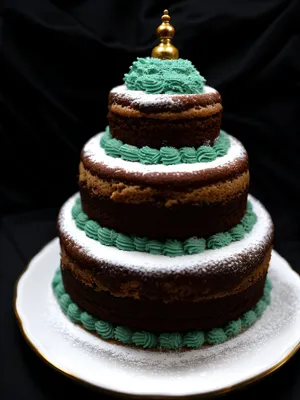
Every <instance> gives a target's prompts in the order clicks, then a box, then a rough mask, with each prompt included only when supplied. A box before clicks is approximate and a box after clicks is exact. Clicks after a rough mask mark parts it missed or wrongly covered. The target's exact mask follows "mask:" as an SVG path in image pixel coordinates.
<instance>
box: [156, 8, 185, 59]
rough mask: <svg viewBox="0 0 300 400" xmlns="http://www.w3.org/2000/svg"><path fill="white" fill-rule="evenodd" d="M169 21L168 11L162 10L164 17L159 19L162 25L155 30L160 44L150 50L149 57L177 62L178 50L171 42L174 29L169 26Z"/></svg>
mask: <svg viewBox="0 0 300 400" xmlns="http://www.w3.org/2000/svg"><path fill="white" fill-rule="evenodd" d="M170 19H171V18H170V16H169V11H168V10H164V15H163V16H162V17H161V21H162V24H161V25H159V27H158V28H157V29H156V33H157V36H158V37H159V38H160V43H159V45H158V46H156V47H154V49H153V50H152V53H151V57H154V58H161V59H162V60H177V58H179V53H178V50H177V49H176V47H175V46H174V45H173V44H172V42H171V40H172V38H173V36H174V34H175V29H174V27H173V26H172V25H171V24H170V22H169V21H170Z"/></svg>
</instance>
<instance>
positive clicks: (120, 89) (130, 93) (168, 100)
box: [111, 85, 217, 107]
mask: <svg viewBox="0 0 300 400" xmlns="http://www.w3.org/2000/svg"><path fill="white" fill-rule="evenodd" d="M216 92H217V91H216V90H215V89H214V88H212V87H210V86H204V88H203V93H197V96H201V95H203V94H208V93H216ZM111 93H114V94H117V95H118V96H120V97H126V98H127V99H129V100H130V101H131V102H132V104H133V105H134V104H138V105H139V106H142V107H151V106H153V105H156V106H157V105H158V106H166V105H170V104H171V105H174V103H179V102H178V101H177V100H176V98H180V97H186V96H188V95H187V94H163V93H160V94H147V93H146V92H143V91H142V90H129V89H127V87H126V85H120V86H116V87H114V88H113V89H112V90H111ZM192 96H195V95H192Z"/></svg>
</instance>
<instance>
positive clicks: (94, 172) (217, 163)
mask: <svg viewBox="0 0 300 400" xmlns="http://www.w3.org/2000/svg"><path fill="white" fill-rule="evenodd" d="M104 134H105V133H101V134H98V135H96V136H94V137H93V138H92V139H90V140H89V141H88V142H87V144H86V145H85V146H84V148H83V150H82V153H81V163H80V167H79V188H80V194H81V201H82V208H83V211H84V212H85V213H86V214H87V215H88V217H89V218H91V219H93V220H95V221H98V222H99V223H100V225H101V226H105V227H108V228H111V229H115V230H116V231H118V232H122V233H126V234H134V235H136V236H141V237H147V238H150V239H151V238H152V239H157V240H166V239H185V238H187V237H192V236H197V237H203V238H206V237H208V236H210V235H213V234H215V233H218V232H223V231H227V230H229V229H230V228H232V227H234V226H235V225H237V224H238V223H239V222H240V221H241V219H242V218H243V216H244V214H245V211H246V205H247V195H248V186H249V170H248V156H247V152H246V150H245V149H244V147H243V146H242V144H241V143H240V142H239V141H238V140H237V139H235V138H234V137H232V136H230V135H228V138H229V142H230V143H229V148H228V151H227V153H226V154H225V155H224V156H220V157H217V158H216V159H214V160H213V161H210V162H196V163H191V164H185V163H181V164H176V165H162V164H159V165H145V164H142V163H140V162H131V161H126V160H123V159H122V158H120V157H112V156H110V155H107V154H106V152H105V149H104V148H102V147H101V145H100V140H101V138H102V136H103V135H104Z"/></svg>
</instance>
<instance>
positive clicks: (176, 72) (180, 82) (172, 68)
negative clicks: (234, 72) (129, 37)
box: [124, 57, 206, 94]
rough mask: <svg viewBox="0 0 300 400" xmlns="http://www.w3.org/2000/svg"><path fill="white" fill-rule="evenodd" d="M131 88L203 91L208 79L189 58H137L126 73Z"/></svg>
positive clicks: (179, 91)
mask: <svg viewBox="0 0 300 400" xmlns="http://www.w3.org/2000/svg"><path fill="white" fill-rule="evenodd" d="M124 82H125V85H126V87H127V89H129V90H142V91H144V92H146V93H149V94H160V93H165V94H193V93H202V92H203V87H204V85H205V82H206V80H205V79H204V78H203V76H201V75H200V74H199V72H198V71H197V69H196V68H195V67H194V65H193V64H192V63H191V62H190V61H189V60H184V59H182V58H179V59H178V60H161V59H159V58H151V57H146V58H140V57H139V58H137V60H136V61H134V62H133V64H132V65H131V67H130V69H129V72H128V73H127V74H125V75H124Z"/></svg>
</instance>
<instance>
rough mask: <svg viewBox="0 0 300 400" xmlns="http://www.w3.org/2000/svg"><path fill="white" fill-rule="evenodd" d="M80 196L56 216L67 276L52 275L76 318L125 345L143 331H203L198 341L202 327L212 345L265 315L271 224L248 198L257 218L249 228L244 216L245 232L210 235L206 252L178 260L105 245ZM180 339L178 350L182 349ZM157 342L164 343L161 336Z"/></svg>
mask: <svg viewBox="0 0 300 400" xmlns="http://www.w3.org/2000/svg"><path fill="white" fill-rule="evenodd" d="M76 197H77V195H75V196H73V197H72V198H71V199H69V200H68V201H67V202H66V203H65V205H64V206H63V207H62V209H61V211H60V215H59V218H58V232H59V237H60V244H61V273H62V275H61V276H60V275H57V276H56V278H55V279H54V287H55V292H56V294H58V295H59V301H60V303H61V306H62V308H63V309H64V310H65V312H67V313H68V315H69V316H70V318H71V319H72V320H73V321H75V322H78V321H81V322H82V323H83V325H84V326H85V327H86V328H87V329H89V326H90V327H91V330H96V331H97V332H98V331H99V332H102V337H104V338H105V335H106V334H105V333H104V335H103V332H104V331H103V330H105V329H107V330H108V331H109V332H108V333H107V335H108V337H107V338H111V337H114V338H116V339H118V340H121V341H123V342H125V343H127V342H128V343H132V342H133V343H135V341H138V340H137V339H136V340H135V341H134V340H133V338H132V335H133V332H136V333H139V334H140V335H139V336H138V337H142V338H144V336H143V335H146V334H147V335H148V336H149V335H150V336H151V335H152V334H153V335H154V336H151V337H152V338H154V337H155V338H158V337H161V333H162V332H164V335H166V336H163V338H164V337H167V338H169V337H170V335H171V337H173V338H174V337H178V338H181V339H182V340H183V338H184V337H186V335H187V334H190V335H192V336H188V337H191V338H193V337H194V336H195V335H196V333H195V332H202V333H198V336H199V338H201V337H202V335H203V330H204V331H208V332H213V333H210V335H209V336H207V335H206V336H205V335H204V336H203V337H207V338H208V337H210V339H207V341H208V343H211V344H212V343H213V342H220V341H223V339H224V340H225V336H226V338H227V337H228V336H229V337H230V336H232V335H234V332H237V333H238V332H239V331H240V330H241V329H243V328H245V327H247V326H249V324H251V323H252V322H254V321H255V319H257V317H258V316H259V315H261V313H262V311H263V309H264V308H265V305H266V304H267V303H268V301H269V300H268V299H269V290H268V289H265V288H266V287H267V288H268V287H269V286H268V285H267V286H266V276H267V271H268V266H269V261H270V257H271V249H272V243H273V224H272V221H271V218H270V216H269V214H268V213H267V211H266V210H265V208H264V207H263V206H262V205H261V204H260V203H259V202H258V201H257V200H255V199H253V198H252V197H251V196H249V201H250V204H249V210H248V211H249V215H250V216H251V215H252V214H251V213H253V214H254V215H255V220H253V218H252V221H254V222H253V223H252V224H250V225H249V224H248V225H249V226H248V229H247V223H246V222H247V221H245V226H244V228H243V227H241V229H242V228H243V229H244V231H243V232H242V231H241V229H236V230H231V236H234V235H233V233H235V236H234V237H232V238H231V239H230V240H224V239H225V238H227V239H228V237H229V232H225V233H222V235H219V236H216V237H214V238H213V239H215V240H213V239H211V241H210V242H209V241H208V240H206V245H207V243H208V245H207V246H208V247H207V246H206V247H205V246H204V247H203V248H202V250H201V253H199V254H198V253H196V254H190V255H182V256H177V257H169V256H165V255H158V254H151V253H150V254H149V253H146V252H139V251H136V248H135V249H134V250H135V251H125V250H121V249H120V248H117V247H116V246H107V245H105V244H101V243H103V240H102V239H103V235H102V233H103V232H102V230H101V229H102V228H101V227H99V226H98V225H95V223H94V224H93V221H89V220H88V218H87V216H85V215H84V214H82V213H81V214H82V215H81V214H80V215H77V216H78V217H79V221H80V223H78V220H76V218H75V220H74V212H72V210H73V207H74V202H75V200H76ZM248 222H249V221H248ZM92 228H93V229H92ZM95 229H98V231H99V232H98V233H99V234H98V235H96V234H95V232H96V231H95ZM100 231H101V232H100ZM96 233H97V232H96ZM106 233H109V232H106ZM238 233H239V235H238ZM110 234H111V232H110ZM114 234H115V232H114ZM99 236H100V241H99V240H98V239H99ZM101 238H102V239H101ZM122 238H123V239H124V237H123V236H122ZM220 238H222V240H219V239H220ZM217 239H218V240H217ZM212 242H213V243H215V244H216V246H211V245H210V243H212ZM109 243H110V244H111V242H109ZM131 250H132V249H131ZM198 250H199V249H198ZM59 279H62V281H63V285H62V284H61V283H60V282H59ZM64 291H65V292H66V293H67V294H65V293H64ZM264 291H265V292H264ZM264 293H265V294H264ZM263 296H264V300H262V298H263ZM265 296H266V297H265ZM71 304H72V306H71ZM81 310H82V311H81ZM79 314H80V315H79ZM89 321H90V322H89ZM97 321H98V322H97ZM104 321H105V322H104ZM250 321H252V322H251V323H250ZM96 322H97V327H98V328H96V325H95V324H96ZM89 324H90V325H89ZM220 327H223V328H222V329H221V328H220ZM112 329H113V332H114V333H113V335H114V336H111V335H112ZM216 329H217V330H216ZM218 329H219V330H218ZM220 329H221V330H220ZM99 332H98V333H99ZM181 332H182V334H181ZM222 332H223V333H224V332H225V333H224V334H223V333H222ZM226 332H227V333H226ZM172 335H173V336H172ZM174 335H175V336H174ZM176 335H177V336H176ZM193 335H194V336H193ZM224 335H225V336H224ZM148 336H147V337H148ZM150 336H149V337H150ZM198 336H197V337H198ZM219 336H220V337H219ZM216 338H217V339H216ZM222 338H223V339H222ZM181 339H178V340H179V342H178V343H181V344H180V345H178V343H177V342H176V343H177V345H174V347H176V346H177V347H182V343H183V342H182V340H181ZM140 340H141V341H143V340H144V339H143V340H142V339H140ZM149 340H150V339H149ZM153 340H154V339H153ZM166 340H167V339H166ZM170 340H171V339H170ZM172 340H173V339H172ZM174 340H175V339H174ZM191 340H192V339H191ZM195 340H196V339H195ZM199 340H200V339H199ZM154 342H155V340H154ZM167 342H168V341H167ZM200 342H201V340H200ZM159 343H160V346H161V347H164V345H163V344H162V343H164V339H163V340H162V343H161V340H160V341H159ZM186 345H187V344H186ZM168 346H169V347H170V346H171V345H166V346H165V347H168ZM146 347H147V346H146ZM148 347H155V346H154V345H153V346H148ZM171 347H172V346H171ZM196 347H197V346H196Z"/></svg>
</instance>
